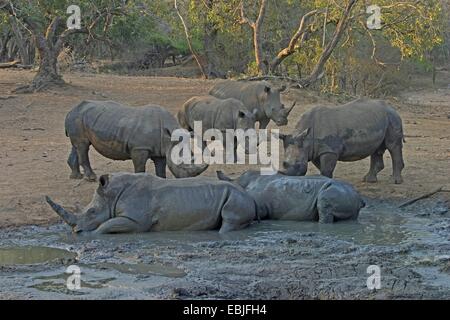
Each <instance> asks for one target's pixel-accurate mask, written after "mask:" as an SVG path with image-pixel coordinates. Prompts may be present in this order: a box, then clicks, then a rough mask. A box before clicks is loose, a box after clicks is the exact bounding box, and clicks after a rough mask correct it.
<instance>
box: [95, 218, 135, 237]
mask: <svg viewBox="0 0 450 320" xmlns="http://www.w3.org/2000/svg"><path fill="white" fill-rule="evenodd" d="M140 229H141V228H140V226H139V225H138V224H137V223H136V222H134V221H132V220H130V219H127V218H124V217H116V218H112V219H110V220H108V221H106V222H103V223H102V224H101V225H100V226H99V227H98V228H97V229H96V230H95V231H94V233H97V234H107V233H135V232H139V231H141V230H140Z"/></svg>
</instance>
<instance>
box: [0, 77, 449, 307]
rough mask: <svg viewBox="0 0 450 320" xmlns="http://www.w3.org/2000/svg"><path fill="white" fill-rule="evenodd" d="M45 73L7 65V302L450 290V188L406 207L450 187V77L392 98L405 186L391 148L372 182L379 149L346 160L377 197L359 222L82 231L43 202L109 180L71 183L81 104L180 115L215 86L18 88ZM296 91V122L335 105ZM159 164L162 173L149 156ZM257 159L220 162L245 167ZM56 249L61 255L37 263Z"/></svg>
mask: <svg viewBox="0 0 450 320" xmlns="http://www.w3.org/2000/svg"><path fill="white" fill-rule="evenodd" d="M32 76H33V73H31V72H27V71H25V72H24V71H13V70H9V71H1V70H0V299H17V298H18V299H55V298H58V299H86V298H87V299H136V298H142V299H148V298H154V299H205V298H208V299H215V298H227V299H249V298H250V299H342V298H352V299H386V298H387V299H411V298H414V299H418V298H433V299H436V298H437V299H448V298H449V297H450V256H449V255H448V253H449V252H450V236H449V235H450V216H449V209H448V208H449V206H450V201H449V200H450V193H449V192H441V193H439V194H435V195H434V196H432V197H430V198H428V199H425V200H422V201H418V202H416V203H415V204H413V205H411V206H409V207H407V208H406V209H404V210H400V209H398V204H399V203H400V202H402V201H405V200H406V199H409V198H412V197H415V196H418V195H422V194H424V193H427V192H429V191H430V190H434V189H436V188H437V187H440V186H443V187H444V189H445V190H449V189H450V180H449V172H450V167H449V161H450V143H449V142H450V87H449V86H448V83H445V82H444V83H442V82H441V83H440V84H439V86H438V87H439V88H440V89H435V90H430V89H423V90H419V89H415V90H408V92H404V93H403V94H402V95H400V96H398V97H393V98H391V99H390V100H391V102H392V104H393V105H394V106H395V107H396V108H397V109H398V111H399V112H400V114H401V116H402V118H403V122H404V127H405V134H406V141H407V142H406V144H405V148H404V158H405V163H406V168H405V170H404V180H405V182H404V184H402V185H394V184H392V183H391V182H390V181H389V178H390V174H391V164H390V159H389V156H388V154H386V156H385V163H386V169H385V170H384V171H383V172H382V173H381V174H380V176H379V182H378V183H376V184H366V183H362V182H361V178H362V176H363V175H364V174H365V173H366V172H367V170H368V167H369V163H368V160H367V159H366V160H363V161H358V162H353V163H339V164H338V167H337V170H336V171H335V173H336V177H337V178H339V179H343V180H346V181H349V182H351V183H353V184H354V185H355V186H356V188H357V189H358V190H359V191H360V192H361V193H362V194H363V195H364V196H366V198H367V203H368V205H367V206H366V208H364V209H363V210H362V212H361V215H360V217H359V220H358V221H357V222H356V221H355V222H345V223H336V224H333V225H321V224H317V223H313V222H310V223H307V222H305V223H292V222H289V221H284V222H283V221H263V222H262V223H254V224H253V225H252V226H251V227H250V228H247V229H245V230H241V231H237V232H231V233H229V234H225V235H219V234H218V233H217V232H216V231H208V232H191V233H188V232H178V233H177V232H173V233H145V234H139V235H111V236H103V237H89V236H87V237H78V236H75V235H73V234H71V233H70V230H69V228H68V227H67V226H66V225H64V224H62V223H59V224H55V223H56V222H58V218H57V217H56V215H55V214H54V213H53V212H52V211H51V210H50V208H49V207H48V206H47V205H46V204H45V201H44V195H50V196H52V197H53V198H54V199H55V200H57V201H58V202H61V203H62V204H63V205H65V206H67V207H68V208H71V209H74V208H75V206H76V204H77V203H78V204H79V205H80V206H83V205H86V204H87V203H88V202H89V201H90V199H91V197H92V194H93V191H94V189H95V188H96V186H97V184H96V183H91V182H87V181H84V180H81V181H79V180H70V179H69V173H70V172H69V171H70V170H69V168H68V166H67V165H66V159H67V156H68V153H69V150H70V143H69V140H68V139H67V137H66V136H65V134H64V117H65V115H66V114H67V112H68V111H69V110H70V108H72V106H74V105H75V104H77V103H79V102H80V101H81V100H83V99H98V100H105V99H108V100H115V101H119V102H122V103H125V104H129V105H132V106H137V105H144V104H148V103H156V104H161V105H163V106H166V107H167V108H168V109H169V110H170V111H171V112H173V113H176V111H177V110H178V109H179V108H180V107H181V106H182V104H183V102H184V101H186V100H187V99H188V98H190V97H192V96H194V95H199V94H205V93H206V92H207V91H208V89H209V88H210V87H211V86H212V85H213V82H212V81H203V80H193V79H178V78H162V77H158V78H149V77H126V76H112V75H88V74H70V75H69V74H68V75H65V79H66V81H68V82H69V85H68V86H66V87H64V88H58V89H53V90H51V91H48V92H43V93H37V94H32V95H17V96H15V95H13V94H11V93H10V91H11V90H12V89H14V88H15V87H16V86H18V85H19V84H24V83H26V82H28V81H30V79H31V78H32ZM446 79H450V77H447V78H446ZM449 82H450V81H449ZM283 99H285V100H286V102H289V101H292V100H294V99H296V100H297V101H298V107H296V108H295V109H294V111H293V112H292V114H291V115H290V119H289V122H290V123H289V125H288V126H287V127H284V128H282V131H283V132H289V131H290V130H291V129H292V127H294V126H295V123H296V121H297V120H298V119H299V117H300V115H301V114H302V113H303V112H305V111H306V110H308V109H310V108H312V107H313V106H315V105H318V104H332V103H333V102H331V101H326V100H324V99H323V98H318V97H316V96H314V95H313V94H312V93H310V92H306V91H298V90H291V91H290V92H288V93H287V94H285V95H284V97H283ZM90 154H91V160H92V161H91V162H92V164H93V167H94V170H96V172H97V174H104V173H111V172H116V171H132V164H131V162H130V161H126V162H118V161H111V160H108V159H105V158H104V157H102V156H100V155H98V154H97V153H96V152H95V151H94V150H92V151H91V153H90ZM311 167H312V166H311ZM147 168H148V170H149V171H150V172H153V165H152V164H151V163H150V161H149V164H148V166H147ZM247 168H248V166H231V165H228V166H225V167H224V168H220V169H222V170H224V171H225V172H226V173H228V174H237V173H239V172H242V171H243V170H245V169H247ZM217 169H219V168H218V167H217V166H212V167H210V168H209V169H208V171H207V172H206V173H205V174H207V175H210V176H213V175H214V174H215V170H217ZM315 172H316V171H315V170H311V173H315ZM36 224H37V225H40V226H34V225H36ZM55 249H63V250H66V253H65V254H62V253H61V252H60V251H58V252H59V253H58V254H57V252H56V253H55V252H54V250H55ZM24 250H25V252H26V253H25V254H24V253H23V252H24ZM55 254H56V256H54V255H55ZM60 254H61V255H62V256H60ZM66 255H68V256H66ZM43 257H47V258H46V259H48V261H50V260H51V261H50V262H48V263H36V259H37V260H39V261H42V260H41V259H42V258H43ZM50 257H53V258H55V257H56V260H55V259H50ZM22 260H25V261H22ZM11 261H12V262H11ZM20 261H22V263H19V262H20ZM31 261H33V262H31ZM44 261H46V260H44ZM73 263H76V264H77V265H78V266H79V267H81V268H82V289H81V290H79V291H68V289H67V287H66V279H67V277H68V275H67V274H66V273H65V272H66V267H67V265H69V264H73ZM369 265H377V266H379V267H380V268H381V269H380V270H381V276H382V280H381V281H382V282H381V289H380V290H368V287H367V285H366V281H367V277H368V274H367V271H366V270H367V267H368V266H369Z"/></svg>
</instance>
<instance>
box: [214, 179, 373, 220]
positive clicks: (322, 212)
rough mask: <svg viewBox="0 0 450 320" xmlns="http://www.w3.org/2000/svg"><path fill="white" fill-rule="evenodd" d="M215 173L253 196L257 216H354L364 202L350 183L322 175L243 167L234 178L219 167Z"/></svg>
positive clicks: (333, 217)
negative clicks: (282, 172) (284, 172)
mask: <svg viewBox="0 0 450 320" xmlns="http://www.w3.org/2000/svg"><path fill="white" fill-rule="evenodd" d="M217 176H218V178H219V179H220V180H226V181H230V182H234V183H236V184H238V185H239V186H241V187H243V188H244V189H245V191H246V192H247V193H248V194H249V195H250V196H251V197H252V198H253V199H254V200H255V202H256V206H257V212H258V217H259V218H261V219H275V220H295V221H319V222H321V223H332V222H335V221H339V220H347V219H352V220H353V219H357V218H358V215H359V211H360V209H361V208H363V207H364V206H365V202H364V201H363V200H362V198H361V196H360V195H359V194H358V192H357V191H356V190H355V189H354V188H353V187H352V186H351V185H349V184H348V183H345V182H341V181H336V180H333V179H330V178H327V177H323V176H306V177H295V176H286V175H283V174H279V173H278V174H275V175H261V173H260V172H259V171H247V172H245V173H243V174H242V175H241V176H240V177H239V178H237V179H235V180H233V179H230V178H228V177H226V176H225V175H224V174H223V173H222V172H221V171H218V172H217Z"/></svg>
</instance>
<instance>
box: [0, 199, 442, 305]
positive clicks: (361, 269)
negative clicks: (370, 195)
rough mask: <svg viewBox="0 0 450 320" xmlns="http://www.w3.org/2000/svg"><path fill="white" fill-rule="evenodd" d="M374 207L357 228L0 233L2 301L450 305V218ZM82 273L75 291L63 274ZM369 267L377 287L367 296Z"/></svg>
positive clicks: (437, 207) (421, 208)
mask: <svg viewBox="0 0 450 320" xmlns="http://www.w3.org/2000/svg"><path fill="white" fill-rule="evenodd" d="M397 206H398V203H393V202H390V203H388V202H380V201H378V200H370V199H369V200H368V206H367V207H366V208H364V209H363V210H362V212H361V216H360V218H359V221H357V222H353V221H351V222H348V221H347V222H341V223H336V224H332V225H320V224H317V223H309V222H302V223H300V222H287V221H263V222H261V223H255V224H254V225H252V226H251V227H250V228H248V229H246V230H242V231H237V232H231V233H228V234H225V235H220V234H218V233H217V232H215V231H208V232H167V233H145V234H135V235H105V236H96V237H92V236H77V235H73V234H71V233H70V230H69V228H68V227H66V226H65V225H63V224H58V225H54V226H50V227H23V228H18V229H3V230H1V231H0V299H13V298H22V299H166V298H169V299H217V298H227V299H342V298H356V299H377V298H393V299H402V298H437V299H449V298H450V214H449V213H448V208H447V207H446V204H445V203H444V202H442V201H439V199H428V200H424V201H420V202H418V203H416V204H414V205H411V206H409V207H407V208H405V209H402V210H400V209H397ZM70 265H76V266H78V267H79V268H80V270H81V275H80V280H81V281H80V282H81V283H80V284H81V288H80V289H78V290H69V289H68V288H67V286H66V282H67V279H68V277H69V276H70V275H71V274H68V273H66V268H67V267H68V266H70ZM369 265H378V266H379V267H380V269H381V289H379V290H369V289H368V288H367V285H366V282H367V278H368V277H369V276H370V274H368V273H367V267H368V266H369Z"/></svg>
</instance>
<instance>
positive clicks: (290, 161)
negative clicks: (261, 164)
mask: <svg viewBox="0 0 450 320" xmlns="http://www.w3.org/2000/svg"><path fill="white" fill-rule="evenodd" d="M309 132H310V129H309V128H308V129H306V130H304V131H303V132H300V133H298V134H294V135H291V134H288V135H284V134H280V136H279V137H280V139H281V140H283V146H284V157H285V160H284V161H283V167H284V169H285V171H284V172H283V173H284V174H286V175H289V176H304V175H305V174H306V172H307V171H308V161H309V159H310V153H311V152H312V147H313V141H312V139H310V138H309Z"/></svg>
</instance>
